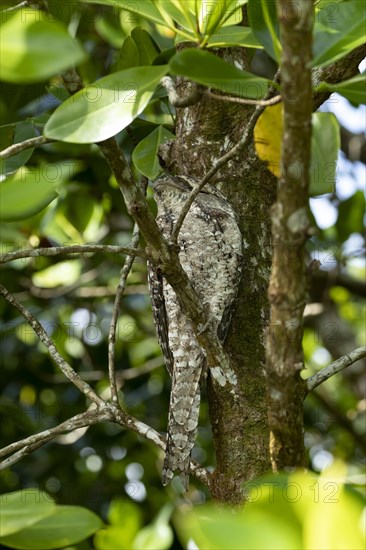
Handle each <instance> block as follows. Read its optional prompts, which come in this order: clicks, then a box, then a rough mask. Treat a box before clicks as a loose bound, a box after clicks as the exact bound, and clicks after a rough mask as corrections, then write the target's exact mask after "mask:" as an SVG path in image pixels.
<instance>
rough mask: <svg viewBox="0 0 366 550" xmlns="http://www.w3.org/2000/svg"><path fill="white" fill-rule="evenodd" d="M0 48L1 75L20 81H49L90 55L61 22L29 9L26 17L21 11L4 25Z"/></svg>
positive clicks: (9, 80)
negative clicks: (51, 77)
mask: <svg viewBox="0 0 366 550" xmlns="http://www.w3.org/2000/svg"><path fill="white" fill-rule="evenodd" d="M0 51H1V57H0V71H1V78H2V79H3V80H6V81H8V82H15V83H19V84H21V83H31V82H37V81H42V80H45V79H47V78H49V77H50V76H53V75H56V74H57V73H58V72H60V71H63V70H64V69H67V68H68V67H70V66H72V65H77V64H78V63H80V62H81V61H83V60H84V59H85V56H86V54H85V52H84V51H83V49H82V47H81V46H80V44H79V43H78V41H77V40H76V39H75V38H72V37H71V36H70V35H69V34H68V32H67V29H66V28H65V27H63V26H62V25H61V24H60V23H59V22H57V21H53V20H51V19H47V18H46V16H45V15H44V14H43V12H42V11H41V10H37V11H31V10H29V9H28V8H27V12H26V17H24V14H23V10H19V11H17V12H16V13H15V14H14V15H13V16H12V17H11V18H10V19H8V20H7V21H6V22H5V23H3V24H2V25H1V32H0Z"/></svg>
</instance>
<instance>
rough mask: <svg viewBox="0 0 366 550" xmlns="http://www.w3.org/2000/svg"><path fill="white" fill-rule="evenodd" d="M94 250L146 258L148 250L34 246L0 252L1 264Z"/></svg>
mask: <svg viewBox="0 0 366 550" xmlns="http://www.w3.org/2000/svg"><path fill="white" fill-rule="evenodd" d="M84 252H85V253H86V252H89V253H93V252H106V253H110V254H118V255H120V254H133V256H134V257H135V256H138V257H139V258H144V259H146V252H145V251H144V250H139V249H137V248H135V247H134V246H133V245H132V246H118V245H109V244H83V245H71V246H50V247H47V248H34V249H29V250H15V251H14V252H7V253H5V254H0V264H2V263H5V262H12V261H13V260H19V259H20V258H38V257H40V256H59V255H60V254H82V253H84Z"/></svg>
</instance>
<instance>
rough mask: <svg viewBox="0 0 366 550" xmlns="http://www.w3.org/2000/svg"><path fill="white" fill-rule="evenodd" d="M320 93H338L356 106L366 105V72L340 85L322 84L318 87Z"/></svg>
mask: <svg viewBox="0 0 366 550" xmlns="http://www.w3.org/2000/svg"><path fill="white" fill-rule="evenodd" d="M318 90H320V91H329V92H336V93H337V94H341V95H343V96H344V97H346V98H347V99H348V100H349V101H351V102H352V103H354V104H356V105H361V104H365V103H366V72H364V73H362V74H359V75H357V76H354V77H353V78H350V79H349V80H344V81H343V82H339V83H338V84H328V82H321V83H320V84H319V86H318Z"/></svg>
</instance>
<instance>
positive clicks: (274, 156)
mask: <svg viewBox="0 0 366 550" xmlns="http://www.w3.org/2000/svg"><path fill="white" fill-rule="evenodd" d="M282 126H283V124H282V103H278V104H277V105H272V106H270V107H266V108H265V109H264V111H263V113H262V114H261V116H260V117H259V119H258V121H257V124H256V125H255V128H254V143H255V149H256V151H257V155H258V156H259V158H260V159H262V160H264V161H265V162H267V163H268V170H270V172H272V174H274V175H275V176H276V177H277V178H279V177H280V160H281V139H282Z"/></svg>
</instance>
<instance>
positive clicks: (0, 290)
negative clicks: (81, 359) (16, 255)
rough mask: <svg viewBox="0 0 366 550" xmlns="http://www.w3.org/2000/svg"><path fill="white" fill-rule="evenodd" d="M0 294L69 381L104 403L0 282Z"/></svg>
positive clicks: (26, 310)
mask: <svg viewBox="0 0 366 550" xmlns="http://www.w3.org/2000/svg"><path fill="white" fill-rule="evenodd" d="M0 294H1V295H2V296H3V297H4V298H5V300H6V301H7V302H9V304H11V305H12V306H13V307H15V309H17V310H18V311H19V313H20V314H21V315H23V317H24V319H25V320H26V321H27V322H28V324H29V325H30V326H31V327H32V329H33V330H34V332H35V333H36V335H37V336H38V338H39V339H40V340H41V342H42V343H43V344H44V345H45V346H46V348H47V350H48V352H49V354H50V356H51V358H52V359H53V361H54V362H55V363H56V364H57V366H58V367H59V368H60V369H61V370H62V372H63V373H64V375H65V376H67V378H68V379H69V380H71V382H72V383H73V384H74V385H75V386H76V387H77V388H78V389H79V390H80V391H81V392H82V393H83V394H84V395H85V396H86V397H88V398H89V399H90V400H91V401H93V402H94V403H96V404H97V405H99V406H102V405H104V401H103V399H101V398H100V397H99V396H98V395H97V394H96V393H95V391H94V390H93V389H92V388H91V386H89V384H87V383H86V382H84V380H83V379H82V378H81V377H80V376H79V375H78V374H77V372H75V371H74V369H73V368H72V367H71V366H70V365H69V364H68V363H67V362H66V361H65V359H64V358H63V357H62V356H61V355H60V353H59V352H58V350H57V348H56V346H55V344H54V342H53V340H51V338H49V336H48V334H47V332H46V331H45V329H44V328H43V326H42V325H41V323H40V322H39V321H38V320H37V319H36V318H35V317H33V315H32V314H31V312H30V311H29V310H28V309H26V308H25V307H24V306H22V304H20V303H19V302H18V301H17V300H16V299H15V298H14V296H12V295H11V294H10V292H9V291H8V290H7V289H6V288H5V287H4V286H3V285H1V284H0Z"/></svg>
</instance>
